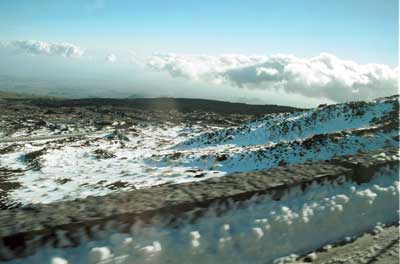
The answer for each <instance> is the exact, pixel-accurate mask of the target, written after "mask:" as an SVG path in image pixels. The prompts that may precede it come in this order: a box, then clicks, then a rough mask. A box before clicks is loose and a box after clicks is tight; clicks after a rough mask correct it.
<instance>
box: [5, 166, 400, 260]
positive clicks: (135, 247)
mask: <svg viewBox="0 0 400 264" xmlns="http://www.w3.org/2000/svg"><path fill="white" fill-rule="evenodd" d="M399 187H400V185H399V180H398V171H397V170H396V169H389V168H383V169H381V170H380V171H379V172H378V173H376V175H375V177H374V178H373V179H372V181H371V182H369V183H364V184H360V185H358V184H355V183H351V182H346V181H345V180H344V178H342V179H339V180H338V181H337V182H334V183H332V182H325V183H320V184H317V183H314V184H312V185H311V186H310V187H308V188H307V189H306V190H305V191H301V190H299V189H296V188H294V189H291V190H290V191H289V192H287V193H286V194H285V196H284V197H283V198H282V199H281V200H279V201H275V200H272V198H271V197H270V196H268V195H264V196H258V197H254V198H252V199H250V200H248V201H246V202H241V203H237V204H236V206H235V207H233V208H232V209H231V210H229V211H227V212H225V213H222V214H217V213H216V211H214V209H211V208H213V207H212V206H211V207H210V211H209V212H208V213H207V214H206V215H205V216H204V217H202V218H200V219H198V220H196V221H191V220H188V221H187V222H184V223H182V224H181V225H179V226H178V227H174V228H171V227H168V226H165V225H163V224H160V225H157V226H141V225H133V226H132V228H131V231H130V232H129V233H126V234H119V233H114V232H112V231H110V232H108V233H107V232H102V234H99V235H98V237H99V238H98V239H97V240H93V241H89V242H85V243H83V244H81V245H80V246H78V247H76V248H63V249H56V248H52V247H47V248H43V249H41V250H40V251H38V252H37V253H36V255H34V256H30V257H28V258H25V259H15V260H13V261H10V262H9V263H12V264H14V263H49V260H51V259H53V258H54V257H59V258H62V259H65V260H67V261H68V262H69V263H77V264H79V263H88V261H89V260H96V261H97V262H94V263H101V264H105V263H120V264H125V263H221V264H224V263H272V262H274V263H285V262H286V261H287V260H288V259H289V258H291V259H295V258H296V256H297V255H304V254H308V253H309V252H313V251H315V250H316V249H318V248H320V247H321V246H323V245H326V244H333V243H336V242H339V241H343V240H345V239H346V237H353V236H359V235H361V234H362V233H364V232H366V231H369V230H372V229H374V227H375V226H382V225H388V224H392V223H397V222H398V220H399V211H398V199H399ZM333 230H334V232H332V231H333ZM285 256H289V257H285ZM274 260H275V261H274ZM89 263H90V262H89ZM92 263H93V262H92Z"/></svg>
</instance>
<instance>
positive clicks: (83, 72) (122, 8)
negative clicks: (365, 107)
mask: <svg viewBox="0 0 400 264" xmlns="http://www.w3.org/2000/svg"><path fill="white" fill-rule="evenodd" d="M398 12H399V7H398V1H395V0H326V1H321V0H298V1H295V0H279V1H278V0H275V1H268V0H260V1H257V0H253V1H239V0H230V1H227V0H226V1H225V0H221V1H211V0H203V1H187V0H186V1H172V0H171V1H165V0H148V1H129V0H113V1H111V0H76V1H75V0H58V1H54V0H30V1H29V0H15V1H9V0H0V22H1V23H0V32H1V34H0V42H1V45H0V89H8V90H15V91H25V90H30V89H31V90H32V89H34V90H35V91H41V92H49V93H53V94H61V95H62V94H65V95H70V94H76V96H107V97H109V96H116V97H118V96H120V97H124V96H125V97H126V96H151V97H154V96H174V97H196V98H212V99H219V100H228V101H243V102H247V103H257V104H259V103H274V104H286V105H295V106H314V105H317V104H319V103H326V102H328V103H334V102H342V101H348V100H362V99H372V98H375V97H380V96H386V95H391V94H394V93H397V89H398V82H397V79H398V72H399V71H398V27H399V22H398Z"/></svg>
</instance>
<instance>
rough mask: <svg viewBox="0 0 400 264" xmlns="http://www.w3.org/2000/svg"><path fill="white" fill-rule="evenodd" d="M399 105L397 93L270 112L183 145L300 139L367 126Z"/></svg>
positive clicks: (385, 116)
mask: <svg viewBox="0 0 400 264" xmlns="http://www.w3.org/2000/svg"><path fill="white" fill-rule="evenodd" d="M397 105H398V98H397V97H390V98H383V99H377V100H374V101H369V102H350V103H347V104H337V105H321V106H320V107H318V108H314V109H310V110H306V111H303V112H295V113H284V114H277V115H267V116H265V117H264V118H261V119H259V120H256V121H254V122H250V123H248V124H245V125H243V126H240V127H234V128H230V129H222V130H218V131H213V132H211V133H205V134H203V135H201V136H199V137H195V138H191V139H189V140H187V141H185V142H183V143H182V144H180V145H179V147H180V148H185V147H186V148H194V147H207V146H210V145H221V144H232V145H236V146H248V145H257V144H266V143H270V142H278V141H282V140H286V141H289V140H298V139H303V138H306V137H310V136H312V135H316V134H324V133H333V132H340V131H343V130H351V129H358V128H368V127H371V126H374V125H377V124H380V123H382V120H385V118H388V117H389V116H391V114H392V113H393V111H395V110H396V107H398V106H397Z"/></svg>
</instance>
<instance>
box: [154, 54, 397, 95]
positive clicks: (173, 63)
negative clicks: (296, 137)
mask: <svg viewBox="0 0 400 264" xmlns="http://www.w3.org/2000/svg"><path fill="white" fill-rule="evenodd" d="M146 64H147V66H149V67H151V68H153V69H156V70H160V71H166V72H168V73H169V74H170V75H171V76H173V77H183V78H186V79H190V80H194V81H204V82H209V83H214V84H229V85H232V84H233V85H236V86H238V87H246V88H254V89H266V90H280V91H284V92H286V93H291V94H300V95H303V96H307V97H313V98H326V99H330V100H333V101H336V102H341V101H348V100H359V99H371V98H376V97H380V96H387V95H392V94H395V93H398V83H397V81H398V76H399V68H398V67H397V68H391V67H390V66H387V65H382V64H372V63H370V64H358V63H356V62H353V61H349V60H343V59H340V58H338V57H336V56H335V55H332V54H328V53H321V54H320V55H318V56H316V57H312V58H298V57H296V56H293V55H286V54H277V55H272V56H246V55H222V56H201V55H178V54H172V53H168V54H160V53H158V54H154V55H153V56H151V57H150V58H148V59H147V61H146Z"/></svg>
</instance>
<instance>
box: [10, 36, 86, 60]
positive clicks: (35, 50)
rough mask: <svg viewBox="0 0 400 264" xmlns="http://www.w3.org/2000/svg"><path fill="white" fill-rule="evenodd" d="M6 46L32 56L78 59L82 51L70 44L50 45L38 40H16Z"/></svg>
mask: <svg viewBox="0 0 400 264" xmlns="http://www.w3.org/2000/svg"><path fill="white" fill-rule="evenodd" d="M8 46H10V47H12V48H15V49H17V50H19V51H22V52H25V53H28V54H32V55H48V56H62V57H67V58H80V57H82V56H83V54H84V50H83V49H81V48H80V47H78V46H75V45H73V44H70V43H50V42H44V41H39V40H17V41H13V42H11V43H9V44H8Z"/></svg>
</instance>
